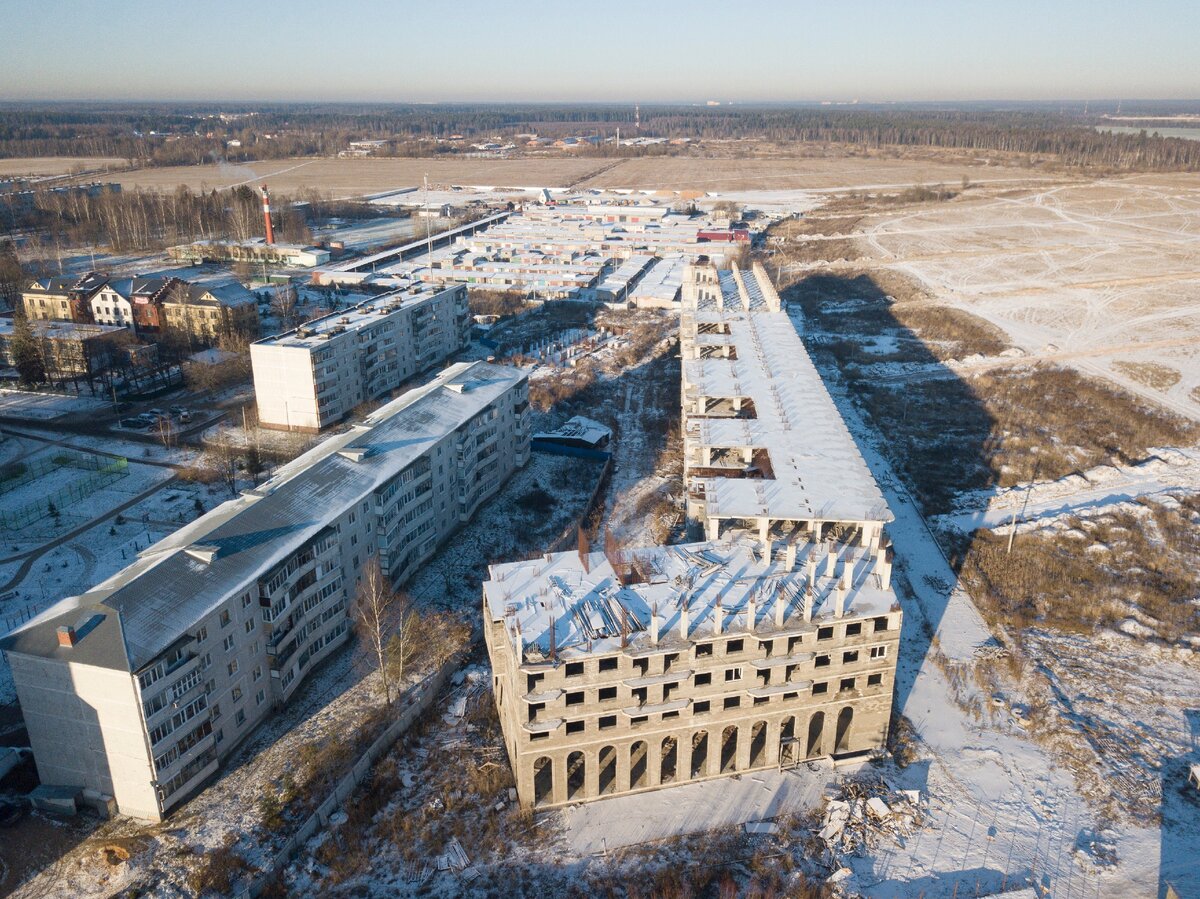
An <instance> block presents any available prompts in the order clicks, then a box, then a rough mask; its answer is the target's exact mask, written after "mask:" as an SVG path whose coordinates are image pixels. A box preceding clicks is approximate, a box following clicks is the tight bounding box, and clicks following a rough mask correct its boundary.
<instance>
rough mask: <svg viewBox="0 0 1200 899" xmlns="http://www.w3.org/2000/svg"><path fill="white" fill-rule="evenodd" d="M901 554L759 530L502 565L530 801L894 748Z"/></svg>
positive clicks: (500, 619)
mask: <svg viewBox="0 0 1200 899" xmlns="http://www.w3.org/2000/svg"><path fill="white" fill-rule="evenodd" d="M890 559H891V556H890V548H887V547H883V546H882V545H876V546H871V545H869V544H868V545H862V544H858V543H854V542H849V543H834V542H829V543H819V544H818V543H813V542H812V541H807V540H799V541H796V542H783V541H779V542H776V543H774V544H773V545H772V547H771V551H770V553H769V554H768V555H766V556H765V557H764V555H763V554H762V551H761V546H760V545H759V544H758V542H757V540H754V539H751V538H748V537H742V538H737V539H734V540H732V541H719V542H707V543H696V544H688V545H683V546H664V547H654V548H650V549H642V550H633V551H625V552H618V553H613V552H610V553H607V554H605V553H591V554H589V555H583V556H581V555H580V554H578V553H559V554H555V555H548V556H546V557H545V558H543V559H536V560H533V561H531V562H514V563H509V564H505V565H493V566H492V567H491V568H490V570H489V580H488V581H487V582H486V583H485V584H484V603H483V611H484V622H485V624H484V632H485V635H486V639H487V646H488V653H489V655H490V657H491V661H492V677H493V679H492V690H493V694H494V699H495V702H496V706H497V709H498V711H499V715H500V722H501V728H502V730H503V733H504V739H505V743H506V748H507V750H508V756H509V759H510V761H511V762H512V766H513V771H514V774H515V777H516V783H517V793H518V795H519V797H520V800H521V804H522V806H524V807H526V808H531V807H545V806H555V805H562V804H564V803H569V802H581V801H588V800H592V799H598V798H603V797H605V796H611V795H619V794H623V793H630V792H640V791H646V790H654V789H659V788H662V787H668V786H672V785H676V784H683V783H692V782H695V781H699V780H706V779H709V778H713V777H720V776H726V775H731V774H736V773H741V772H745V771H752V770H756V769H766V768H778V767H787V766H791V765H795V764H799V763H800V762H802V761H805V760H808V759H816V758H823V757H829V756H833V757H841V756H853V755H856V754H862V753H865V752H869V751H870V750H874V749H878V748H881V747H882V746H883V745H884V743H885V740H886V737H887V730H888V722H889V718H890V715H891V704H892V692H893V689H894V682H895V667H896V651H897V646H898V641H899V635H900V623H901V613H900V607H899V605H898V604H897V603H896V597H895V594H894V593H893V591H892V589H891V561H890Z"/></svg>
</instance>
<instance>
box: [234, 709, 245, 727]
mask: <svg viewBox="0 0 1200 899" xmlns="http://www.w3.org/2000/svg"><path fill="white" fill-rule="evenodd" d="M233 723H234V724H236V725H237V726H238V727H241V726H242V725H243V724H245V723H246V713H245V712H244V711H243V710H242V709H238V710H237V714H236V715H234V716H233Z"/></svg>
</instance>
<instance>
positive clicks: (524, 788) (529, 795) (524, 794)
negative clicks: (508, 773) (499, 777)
mask: <svg viewBox="0 0 1200 899" xmlns="http://www.w3.org/2000/svg"><path fill="white" fill-rule="evenodd" d="M536 758H537V756H535V755H531V756H528V757H526V756H518V757H517V766H516V767H517V770H516V772H515V774H516V780H517V796H518V798H519V799H520V800H521V804H522V805H523V806H526V807H527V808H532V807H533V802H534V789H533V762H534V759H536Z"/></svg>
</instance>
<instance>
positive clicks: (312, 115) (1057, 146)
mask: <svg viewBox="0 0 1200 899" xmlns="http://www.w3.org/2000/svg"><path fill="white" fill-rule="evenodd" d="M1160 106H1161V104H1160ZM1128 111H1131V110H1127V112H1128ZM1173 111H1175V110H1174V108H1173V107H1169V106H1163V107H1162V108H1159V107H1147V108H1146V109H1145V110H1142V111H1140V113H1139V114H1144V115H1146V116H1155V115H1159V116H1161V115H1165V114H1169V113H1171V112H1173ZM639 112H640V128H635V112H634V109H633V107H631V106H611V105H602V104H595V105H579V106H559V105H553V104H545V105H481V104H461V105H458V104H456V105H395V106H363V107H354V106H341V105H331V106H324V107H322V106H306V107H289V106H266V107H256V108H254V109H253V110H250V109H234V110H232V111H231V112H229V113H227V114H223V115H221V116H218V115H215V114H213V113H211V112H210V111H207V110H201V109H200V108H198V107H192V106H185V105H181V106H153V105H143V106H130V107H118V106H102V105H98V104H96V105H74V106H72V105H65V104H64V105H59V106H55V107H53V108H36V107H32V106H29V107H22V106H11V107H8V108H4V109H2V110H0V157H23V156H80V157H84V156H111V157H117V158H121V159H126V160H129V162H130V164H131V165H154V166H159V165H187V164H201V163H212V162H214V161H215V162H230V163H238V162H245V161H249V160H256V159H282V158H291V157H298V156H331V155H334V154H335V153H337V152H338V151H339V150H342V149H345V148H346V146H347V144H348V143H349V141H351V140H372V139H374V140H388V141H390V142H391V143H389V145H388V146H386V147H384V148H381V150H379V151H378V152H380V153H382V154H385V155H396V156H412V155H436V154H442V153H453V152H460V151H469V150H470V146H469V142H470V141H472V140H476V141H477V140H480V139H483V138H493V137H500V138H511V137H513V136H514V135H516V134H520V133H523V132H532V133H538V134H542V135H562V134H572V133H574V134H601V135H605V136H612V135H614V134H615V132H616V129H617V128H621V129H622V133H623V134H625V135H628V136H630V137H632V136H635V135H638V136H643V137H663V138H690V139H692V140H735V139H757V140H767V141H778V142H801V143H808V144H841V145H847V146H853V147H864V148H876V149H877V148H882V147H889V146H891V147H945V148H951V149H958V150H972V151H979V150H982V151H996V152H1004V153H1018V154H1029V155H1038V156H1041V155H1053V156H1055V157H1057V158H1058V159H1059V160H1060V161H1062V162H1063V163H1066V164H1068V165H1086V166H1102V167H1106V168H1112V169H1121V170H1136V171H1141V170H1146V171H1176V170H1186V169H1192V168H1195V167H1197V166H1200V141H1189V140H1184V139H1181V138H1174V137H1158V136H1156V135H1155V134H1154V133H1153V131H1152V129H1148V130H1147V131H1146V132H1143V133H1140V134H1113V133H1108V132H1101V131H1097V130H1096V126H1097V125H1100V126H1103V124H1104V122H1105V120H1104V119H1103V117H1102V116H1098V115H1088V114H1086V113H1085V112H1083V111H1081V110H1073V111H1066V110H1060V109H1057V108H1049V107H1047V106H1046V105H1040V106H1039V105H1030V106H1028V107H1024V108H1012V107H989V106H985V105H981V104H976V105H964V106H962V107H938V106H932V105H926V106H922V105H914V106H912V107H909V108H898V107H886V108H871V107H865V106H853V107H827V106H819V107H812V106H741V105H739V106H736V107H735V106H719V107H707V106H643V107H641V108H640V110H639ZM459 137H460V138H462V139H463V141H460V142H458V143H456V144H450V143H444V141H446V140H448V139H450V138H459ZM580 152H582V153H585V154H588V155H606V154H608V155H611V154H613V153H615V152H616V148H615V147H614V146H611V145H604V144H601V145H600V146H598V147H594V148H590V149H587V150H583V151H580ZM620 152H621V153H622V155H624V154H625V153H629V154H635V155H640V154H657V153H668V152H670V153H682V152H690V151H689V150H688V149H687V148H686V147H684V148H680V147H667V146H665V145H656V146H650V147H628V148H627V147H622V148H621V150H620Z"/></svg>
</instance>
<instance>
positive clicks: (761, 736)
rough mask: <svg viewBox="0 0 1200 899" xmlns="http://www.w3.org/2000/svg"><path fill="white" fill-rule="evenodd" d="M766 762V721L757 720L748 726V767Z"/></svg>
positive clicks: (754, 766) (760, 765) (756, 766)
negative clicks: (751, 725) (750, 726)
mask: <svg viewBox="0 0 1200 899" xmlns="http://www.w3.org/2000/svg"><path fill="white" fill-rule="evenodd" d="M766 763H767V722H765V721H759V722H756V723H755V725H754V726H753V727H752V728H750V767H751V768H761V767H762V766H763V765H765V764H766Z"/></svg>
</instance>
